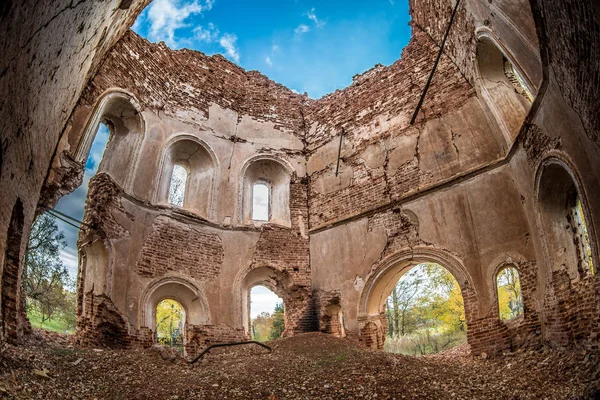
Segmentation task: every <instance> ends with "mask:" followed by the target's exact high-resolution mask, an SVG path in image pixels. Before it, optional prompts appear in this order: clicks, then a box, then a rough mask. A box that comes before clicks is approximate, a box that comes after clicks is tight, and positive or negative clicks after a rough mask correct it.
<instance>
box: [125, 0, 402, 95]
mask: <svg viewBox="0 0 600 400" xmlns="http://www.w3.org/2000/svg"><path fill="white" fill-rule="evenodd" d="M409 19H410V17H409V14H408V1H407V0H371V1H364V0H363V1H354V0H346V1H340V0H328V1H320V2H318V1H315V0H279V1H275V0H256V1H244V0H154V1H153V2H152V3H150V5H149V6H148V7H146V9H145V10H144V11H143V12H142V14H140V16H139V17H138V19H137V21H136V22H135V24H134V26H133V30H134V31H135V32H137V33H138V34H140V35H141V36H143V37H145V38H147V39H148V40H150V41H152V42H159V41H164V42H165V43H166V44H167V45H168V46H169V47H171V48H173V49H179V48H184V47H186V48H190V49H195V50H199V51H202V52H204V53H206V54H209V55H211V54H215V53H220V54H223V55H224V56H225V57H227V58H228V59H229V60H231V61H233V62H235V63H237V64H238V65H240V66H242V67H243V68H245V69H247V70H258V71H260V72H262V73H264V74H265V75H267V76H268V77H269V78H271V79H273V80H274V81H276V82H279V83H282V84H284V85H285V86H287V87H289V88H290V89H293V90H295V91H297V92H299V93H304V92H307V93H308V95H309V96H310V97H312V98H319V97H321V96H323V95H325V94H327V93H331V92H333V91H335V90H336V89H342V88H344V87H346V86H348V85H349V84H350V83H351V82H352V76H353V75H355V74H357V73H362V72H364V71H366V70H368V69H370V68H371V67H373V66H374V65H375V64H377V63H381V64H384V65H389V64H391V63H393V62H394V61H396V60H397V59H398V58H400V54H401V52H402V49H403V47H404V46H405V45H406V44H407V43H408V40H409V39H410V27H409V26H408V21H409Z"/></svg>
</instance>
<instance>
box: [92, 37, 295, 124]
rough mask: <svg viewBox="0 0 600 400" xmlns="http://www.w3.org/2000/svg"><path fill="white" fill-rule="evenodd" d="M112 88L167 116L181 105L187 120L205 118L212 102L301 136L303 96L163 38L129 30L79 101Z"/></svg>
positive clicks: (220, 58)
mask: <svg viewBox="0 0 600 400" xmlns="http://www.w3.org/2000/svg"><path fill="white" fill-rule="evenodd" d="M173 65H178V67H177V68H173ZM113 87H119V88H123V89H126V90H127V91H129V92H131V93H133V94H134V95H135V96H136V98H137V99H138V100H139V101H140V102H141V104H142V106H143V107H144V108H145V107H148V108H151V109H154V110H160V112H161V113H164V114H165V115H167V116H171V117H176V118H179V119H182V118H183V117H182V115H181V114H180V113H179V110H182V109H186V110H194V113H193V114H191V115H192V117H191V118H189V119H187V120H186V121H185V122H187V123H191V124H199V123H200V121H201V120H202V119H204V118H206V117H208V108H209V106H210V104H211V103H216V104H219V105H220V106H221V107H223V108H228V109H231V110H234V111H237V112H238V113H240V118H241V116H242V115H248V116H251V117H253V118H255V119H257V120H259V121H265V122H267V121H268V122H272V123H273V124H274V126H275V128H276V129H280V130H285V131H287V132H291V133H293V134H295V135H298V136H303V135H304V124H303V120H302V112H301V106H302V103H303V102H304V101H305V100H304V97H303V96H300V95H298V94H295V93H294V92H292V91H291V90H289V89H287V88H286V87H284V86H282V85H280V84H277V83H275V82H273V81H271V80H269V79H267V78H266V77H265V76H264V75H262V74H260V73H258V72H256V71H250V72H247V71H245V70H244V69H242V68H240V67H239V66H237V65H235V64H233V63H231V62H230V61H228V60H227V59H225V57H223V56H221V55H219V54H217V55H214V56H206V55H204V54H202V53H200V52H197V51H193V50H188V49H182V50H177V51H173V50H171V49H169V48H168V47H167V46H165V45H164V43H159V44H152V43H149V42H148V41H147V40H145V39H143V38H141V37H139V36H138V35H137V34H135V33H134V32H133V31H129V32H127V33H126V34H125V35H124V36H123V38H122V39H121V40H120V41H119V43H118V44H117V45H116V46H115V48H114V49H113V51H112V52H111V53H110V55H109V56H108V57H107V58H106V60H105V61H104V63H103V64H102V66H101V68H100V70H99V73H98V75H97V76H96V78H95V79H94V80H93V81H92V82H91V84H90V85H89V86H88V87H87V90H86V92H85V93H84V94H83V97H82V104H87V105H91V104H93V103H94V101H95V100H96V99H97V98H98V96H99V95H100V94H102V93H103V92H104V91H105V90H107V89H109V88H113ZM221 134H230V135H234V134H235V132H221Z"/></svg>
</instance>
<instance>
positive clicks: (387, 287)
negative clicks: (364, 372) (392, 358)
mask: <svg viewBox="0 0 600 400" xmlns="http://www.w3.org/2000/svg"><path fill="white" fill-rule="evenodd" d="M425 262H431V263H435V264H438V265H440V266H442V267H444V268H445V269H446V270H448V271H449V272H450V273H451V274H452V276H454V278H455V279H456V281H457V282H458V285H459V286H460V289H461V293H462V296H463V301H464V306H465V317H466V325H467V338H468V340H469V343H471V340H470V339H469V337H470V336H471V335H470V332H469V329H470V328H471V327H472V326H473V324H474V322H475V320H476V319H477V316H478V306H477V296H476V292H475V289H474V285H473V280H472V278H471V276H470V275H469V273H468V272H467V270H466V268H465V267H464V266H463V263H462V261H461V260H460V259H458V258H457V257H456V256H454V255H452V254H450V253H448V252H446V251H443V250H439V249H435V248H431V247H415V248H407V249H405V250H402V251H399V252H397V253H394V254H392V255H390V256H388V257H386V258H385V259H383V260H381V261H380V262H379V264H378V265H377V266H376V267H375V269H374V270H373V271H372V272H371V274H369V276H368V277H367V279H366V281H365V285H364V287H363V289H362V291H361V295H360V300H359V306H358V325H359V336H360V338H361V340H362V341H363V342H364V343H365V344H366V345H367V346H368V347H372V348H377V349H382V348H383V344H384V341H385V334H386V330H387V321H386V316H385V302H386V299H387V297H388V296H389V294H390V293H391V291H392V288H393V287H394V286H395V285H396V283H397V282H398V280H399V279H400V278H401V277H402V276H403V275H404V274H405V273H406V272H408V271H409V270H410V269H411V268H413V267H414V266H416V265H418V264H422V263H425Z"/></svg>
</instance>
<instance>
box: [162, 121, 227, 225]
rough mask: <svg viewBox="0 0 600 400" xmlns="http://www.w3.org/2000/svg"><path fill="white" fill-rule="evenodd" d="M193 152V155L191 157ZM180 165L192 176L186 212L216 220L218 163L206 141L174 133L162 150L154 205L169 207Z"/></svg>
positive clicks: (187, 193) (189, 180)
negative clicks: (182, 163) (177, 167)
mask: <svg viewBox="0 0 600 400" xmlns="http://www.w3.org/2000/svg"><path fill="white" fill-rule="evenodd" d="M190 152H191V153H193V154H189V153H190ZM181 161H183V162H184V164H185V167H186V169H187V170H188V173H189V177H188V182H187V184H186V196H185V197H186V199H185V200H184V204H183V208H186V209H190V210H191V211H194V212H196V213H199V214H200V215H202V216H203V217H206V218H208V219H215V218H216V204H217V193H218V190H216V188H215V185H216V183H217V182H219V169H220V168H219V159H218V157H217V156H216V154H215V152H214V151H213V149H212V148H211V147H210V146H209V145H208V144H207V143H206V142H205V141H204V140H201V139H200V138H198V137H196V136H194V135H191V134H188V133H182V132H178V133H175V134H174V135H173V136H172V137H171V138H170V139H169V140H168V141H167V142H166V143H165V144H164V146H163V150H162V152H161V155H160V161H159V166H158V170H157V172H156V178H155V182H154V187H155V188H156V189H155V191H154V195H153V199H154V202H155V203H163V204H168V202H167V197H168V191H169V185H170V181H171V174H172V173H173V167H174V165H175V164H177V163H178V162H181Z"/></svg>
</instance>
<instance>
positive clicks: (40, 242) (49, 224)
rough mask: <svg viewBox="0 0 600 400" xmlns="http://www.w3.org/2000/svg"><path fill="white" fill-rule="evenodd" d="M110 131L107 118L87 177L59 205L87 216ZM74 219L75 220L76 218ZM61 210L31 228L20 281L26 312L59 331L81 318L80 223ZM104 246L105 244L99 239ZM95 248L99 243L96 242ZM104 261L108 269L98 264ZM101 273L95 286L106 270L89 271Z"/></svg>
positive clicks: (35, 321)
mask: <svg viewBox="0 0 600 400" xmlns="http://www.w3.org/2000/svg"><path fill="white" fill-rule="evenodd" d="M110 137H111V131H110V130H109V128H108V126H107V125H106V124H104V123H100V124H98V130H97V131H96V134H95V135H94V139H93V141H92V143H91V146H90V151H89V153H88V154H87V155H86V156H85V170H84V174H83V182H82V184H81V185H80V186H79V187H77V188H76V189H75V190H74V191H73V192H71V193H70V194H68V195H66V196H63V197H62V198H61V199H60V200H59V201H58V204H57V205H56V207H55V210H56V211H58V212H60V213H62V214H65V215H68V216H70V217H73V218H74V219H75V220H77V221H81V220H83V216H84V212H85V206H86V198H87V193H88V189H89V183H90V180H91V179H92V178H93V177H94V176H95V175H96V173H97V172H98V170H99V169H100V167H101V166H102V168H104V164H103V158H104V154H105V150H106V148H107V146H108V143H109V139H110ZM75 225H76V224H75ZM75 225H73V221H69V220H68V219H65V218H64V217H61V216H60V214H55V213H54V210H50V211H48V212H46V213H44V214H42V215H40V216H39V217H38V218H37V219H36V221H35V223H34V224H33V226H32V228H31V233H30V235H29V241H28V244H27V247H26V249H25V256H24V267H23V278H22V287H23V295H24V301H25V307H26V311H27V316H28V318H29V320H30V322H31V325H32V326H34V327H36V328H42V329H47V330H52V331H56V332H61V333H73V332H74V331H75V327H76V324H77V317H76V314H75V308H76V305H77V304H76V303H77V296H76V293H75V292H76V285H75V282H76V279H77V274H78V269H79V252H78V250H77V239H78V236H79V229H78V228H77V227H76V226H75ZM97 245H98V246H100V247H102V245H101V244H99V243H98V244H97ZM93 248H94V249H95V248H96V246H94V247H93ZM95 254H96V253H94V256H92V255H91V253H90V254H88V260H87V261H88V262H89V264H90V265H94V266H95V267H93V268H92V269H97V270H99V271H100V270H102V271H104V272H106V270H105V268H106V264H105V262H106V257H105V258H104V261H100V259H98V258H96V257H95ZM102 262H104V269H102V268H100V266H99V265H100V264H101V263H102ZM91 275H94V276H98V277H99V278H100V280H99V281H97V282H95V285H94V287H95V288H96V290H99V291H102V290H103V287H104V276H103V275H102V274H101V273H96V272H91V273H90V274H88V275H87V279H88V280H89V279H90V276H91Z"/></svg>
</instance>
